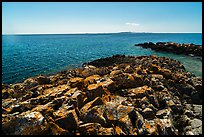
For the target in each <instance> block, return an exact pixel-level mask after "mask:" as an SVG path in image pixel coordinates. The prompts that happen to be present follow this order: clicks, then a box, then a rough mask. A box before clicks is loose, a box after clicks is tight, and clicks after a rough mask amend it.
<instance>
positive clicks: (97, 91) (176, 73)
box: [2, 55, 202, 135]
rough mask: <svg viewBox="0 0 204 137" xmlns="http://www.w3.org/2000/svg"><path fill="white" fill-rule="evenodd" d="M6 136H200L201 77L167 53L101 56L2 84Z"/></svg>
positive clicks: (3, 130) (4, 131) (3, 131)
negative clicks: (23, 79) (159, 54)
mask: <svg viewBox="0 0 204 137" xmlns="http://www.w3.org/2000/svg"><path fill="white" fill-rule="evenodd" d="M2 133H3V134H6V135H39V134H40V135H199V134H202V79H201V78H197V77H196V76H195V75H193V74H192V73H190V72H187V71H186V70H185V68H184V66H183V65H182V64H181V63H180V62H179V61H177V60H173V59H170V58H166V57H157V56H155V55H151V56H138V57H134V56H124V55H115V56H113V57H108V58H102V59H98V60H95V61H92V62H88V63H86V64H84V67H82V68H76V69H72V70H67V71H63V72H60V73H58V74H55V75H52V76H42V75H41V76H38V77H32V78H29V79H27V80H25V81H24V82H23V83H17V84H12V85H6V84H2Z"/></svg>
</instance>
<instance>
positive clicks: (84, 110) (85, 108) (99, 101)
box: [80, 97, 103, 115]
mask: <svg viewBox="0 0 204 137" xmlns="http://www.w3.org/2000/svg"><path fill="white" fill-rule="evenodd" d="M97 105H103V100H102V99H101V98H99V97H96V98H95V99H94V100H92V101H90V102H88V103H86V104H85V105H84V106H83V107H82V108H81V109H80V112H81V114H82V115H84V114H86V113H87V111H88V110H89V109H90V108H92V107H94V106H97Z"/></svg>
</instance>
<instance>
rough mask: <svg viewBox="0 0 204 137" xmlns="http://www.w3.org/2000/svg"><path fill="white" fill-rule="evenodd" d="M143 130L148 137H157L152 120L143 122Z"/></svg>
mask: <svg viewBox="0 0 204 137" xmlns="http://www.w3.org/2000/svg"><path fill="white" fill-rule="evenodd" d="M143 129H144V130H145V131H146V132H147V134H149V135H159V133H158V130H157V126H156V123H155V122H154V120H145V121H144V124H143Z"/></svg>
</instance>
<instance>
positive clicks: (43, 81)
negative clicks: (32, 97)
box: [36, 76, 50, 85]
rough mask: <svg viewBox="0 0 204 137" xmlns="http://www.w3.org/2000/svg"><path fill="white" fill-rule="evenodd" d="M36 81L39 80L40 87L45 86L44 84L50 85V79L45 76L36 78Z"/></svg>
mask: <svg viewBox="0 0 204 137" xmlns="http://www.w3.org/2000/svg"><path fill="white" fill-rule="evenodd" d="M36 80H37V82H38V84H39V85H44V84H49V83H50V79H49V78H48V77H45V76H38V77H37V78H36Z"/></svg>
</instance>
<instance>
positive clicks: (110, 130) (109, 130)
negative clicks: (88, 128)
mask: <svg viewBox="0 0 204 137" xmlns="http://www.w3.org/2000/svg"><path fill="white" fill-rule="evenodd" d="M98 135H114V129H113V128H112V127H110V128H104V127H101V128H100V129H99V131H98Z"/></svg>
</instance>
